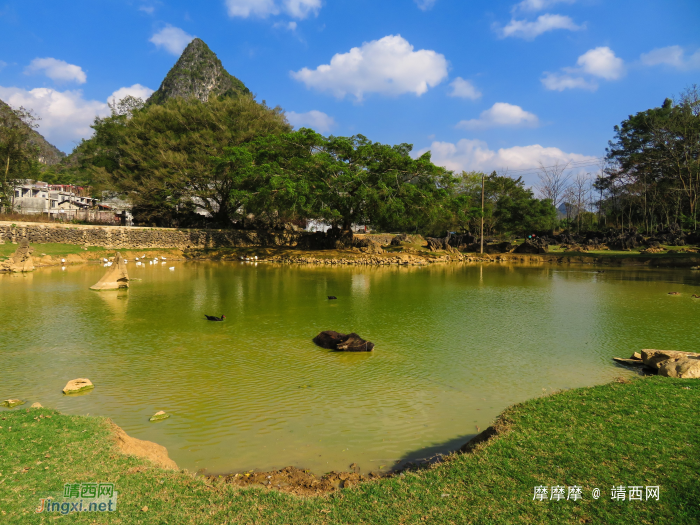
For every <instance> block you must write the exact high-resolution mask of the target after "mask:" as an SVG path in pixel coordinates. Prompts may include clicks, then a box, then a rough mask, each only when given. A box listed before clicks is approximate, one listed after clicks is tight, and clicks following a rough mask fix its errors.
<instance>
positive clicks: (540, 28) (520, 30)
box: [494, 13, 585, 40]
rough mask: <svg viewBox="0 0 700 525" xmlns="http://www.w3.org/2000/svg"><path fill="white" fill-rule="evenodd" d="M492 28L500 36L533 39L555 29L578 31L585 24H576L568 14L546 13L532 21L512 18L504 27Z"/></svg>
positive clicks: (496, 26) (495, 26) (583, 27)
mask: <svg viewBox="0 0 700 525" xmlns="http://www.w3.org/2000/svg"><path fill="white" fill-rule="evenodd" d="M494 29H495V30H496V32H497V33H498V34H499V35H500V37H501V38H508V37H515V38H522V39H524V40H533V39H534V38H535V37H537V36H539V35H541V34H542V33H546V32H547V31H553V30H555V29H568V30H569V31H579V30H581V29H585V25H580V26H579V25H576V24H575V23H574V21H573V20H572V19H571V18H570V17H568V16H563V15H552V14H549V13H546V14H544V15H540V16H538V17H537V20H535V21H534V22H528V21H527V20H516V19H512V20H511V21H510V22H508V25H506V26H505V27H503V28H501V27H499V26H498V25H494Z"/></svg>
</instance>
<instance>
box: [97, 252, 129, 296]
mask: <svg viewBox="0 0 700 525" xmlns="http://www.w3.org/2000/svg"><path fill="white" fill-rule="evenodd" d="M120 288H129V274H128V273H127V272H126V263H125V262H124V259H123V258H122V254H121V253H117V256H116V257H115V258H114V262H113V264H112V266H110V267H109V268H107V273H105V274H104V276H103V277H102V279H100V280H99V281H98V282H97V283H96V284H94V285H93V286H91V287H90V289H91V290H118V289H120Z"/></svg>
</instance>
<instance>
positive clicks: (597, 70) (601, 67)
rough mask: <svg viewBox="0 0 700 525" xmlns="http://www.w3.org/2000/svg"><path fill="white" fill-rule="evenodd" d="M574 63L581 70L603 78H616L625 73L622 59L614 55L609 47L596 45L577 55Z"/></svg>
mask: <svg viewBox="0 0 700 525" xmlns="http://www.w3.org/2000/svg"><path fill="white" fill-rule="evenodd" d="M576 63H577V64H578V65H579V66H580V67H581V70H582V71H583V72H585V73H589V74H591V75H593V76H596V77H600V78H604V79H605V80H617V79H618V78H620V77H622V76H623V75H624V74H625V63H624V61H623V60H622V59H621V58H619V57H616V56H615V53H613V50H612V49H610V48H609V47H596V48H595V49H591V50H589V51H586V52H585V53H584V54H583V55H581V56H580V57H578V60H577V61H576Z"/></svg>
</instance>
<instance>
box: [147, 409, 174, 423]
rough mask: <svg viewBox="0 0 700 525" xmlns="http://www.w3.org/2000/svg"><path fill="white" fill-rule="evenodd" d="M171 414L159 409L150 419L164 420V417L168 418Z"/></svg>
mask: <svg viewBox="0 0 700 525" xmlns="http://www.w3.org/2000/svg"><path fill="white" fill-rule="evenodd" d="M169 417H170V414H166V413H165V412H164V411H163V410H159V411H158V412H156V413H155V414H153V415H152V416H151V418H150V419H149V421H162V420H163V419H168V418H169Z"/></svg>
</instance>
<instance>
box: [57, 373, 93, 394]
mask: <svg viewBox="0 0 700 525" xmlns="http://www.w3.org/2000/svg"><path fill="white" fill-rule="evenodd" d="M93 388H95V385H93V384H92V381H90V380H89V379H85V378H82V377H81V378H79V379H73V380H71V381H68V383H66V386H65V387H63V393H64V394H77V393H78V392H84V391H86V390H91V389H93Z"/></svg>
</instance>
